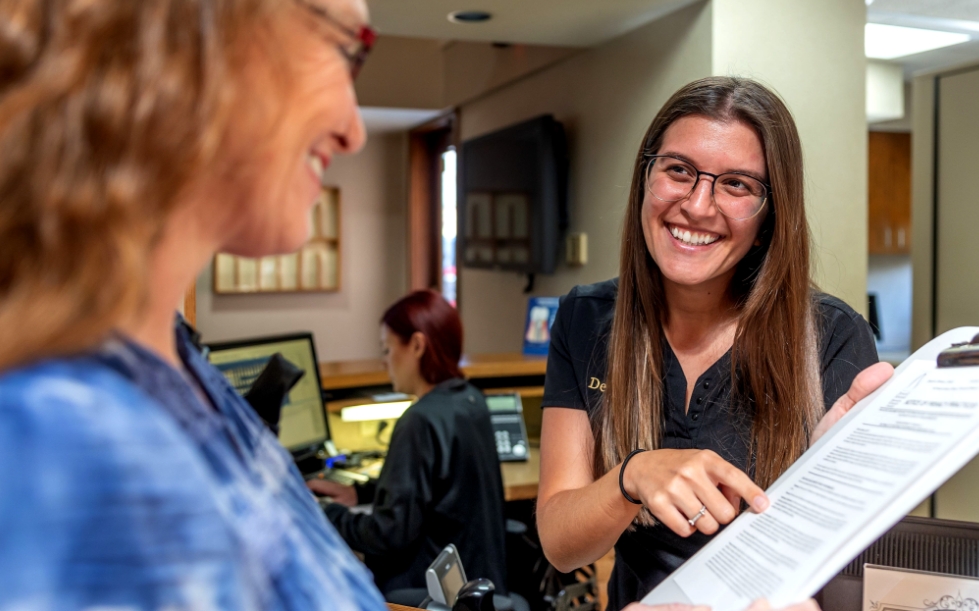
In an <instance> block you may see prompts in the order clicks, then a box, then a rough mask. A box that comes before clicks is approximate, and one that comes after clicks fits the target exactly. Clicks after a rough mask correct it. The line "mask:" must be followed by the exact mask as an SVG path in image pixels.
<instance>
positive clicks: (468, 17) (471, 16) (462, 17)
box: [449, 11, 493, 23]
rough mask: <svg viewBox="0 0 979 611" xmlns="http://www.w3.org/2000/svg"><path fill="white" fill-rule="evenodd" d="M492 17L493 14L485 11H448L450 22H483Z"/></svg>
mask: <svg viewBox="0 0 979 611" xmlns="http://www.w3.org/2000/svg"><path fill="white" fill-rule="evenodd" d="M492 18H493V15H491V14H489V13H487V12H486V11H455V12H454V13H449V21H451V22H452V23H483V22H484V21H489V20H490V19H492Z"/></svg>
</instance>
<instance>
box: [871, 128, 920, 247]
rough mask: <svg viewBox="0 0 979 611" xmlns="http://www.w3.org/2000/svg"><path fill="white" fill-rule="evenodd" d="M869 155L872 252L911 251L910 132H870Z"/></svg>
mask: <svg viewBox="0 0 979 611" xmlns="http://www.w3.org/2000/svg"><path fill="white" fill-rule="evenodd" d="M867 159H868V162H869V163H868V166H869V171H868V180H867V186H868V198H867V199H868V201H867V209H868V213H869V219H868V221H869V222H868V224H867V227H868V230H869V235H868V243H867V245H868V249H869V251H870V254H872V255H889V254H910V252H911V134H905V133H891V132H870V138H869V141H868V147H867Z"/></svg>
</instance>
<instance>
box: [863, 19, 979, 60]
mask: <svg viewBox="0 0 979 611" xmlns="http://www.w3.org/2000/svg"><path fill="white" fill-rule="evenodd" d="M969 39H970V36H969V35H968V34H962V33H959V32H941V31H939V30H923V29H920V28H907V27H903V26H897V25H884V24H882V23H868V24H867V25H866V26H865V29H864V52H865V54H866V56H867V57H870V58H874V59H895V58H898V57H904V56H906V55H914V54H915V53H923V52H925V51H932V50H934V49H941V48H942V47H950V46H952V45H957V44H960V43H963V42H966V41H968V40H969Z"/></svg>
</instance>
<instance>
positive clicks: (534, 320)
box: [523, 297, 561, 356]
mask: <svg viewBox="0 0 979 611" xmlns="http://www.w3.org/2000/svg"><path fill="white" fill-rule="evenodd" d="M560 303H561V298H560V297H531V298H530V299H529V300H528V301H527V323H526V324H525V325H524V333H523V353H524V354H528V355H539V356H547V347H548V346H550V345H551V325H553V324H554V317H555V316H557V308H558V305H559V304H560Z"/></svg>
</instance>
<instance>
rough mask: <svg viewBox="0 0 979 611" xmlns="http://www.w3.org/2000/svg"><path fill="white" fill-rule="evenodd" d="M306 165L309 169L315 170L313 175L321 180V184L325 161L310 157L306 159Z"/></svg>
mask: <svg viewBox="0 0 979 611" xmlns="http://www.w3.org/2000/svg"><path fill="white" fill-rule="evenodd" d="M306 163H308V164H309V168H310V169H311V170H313V173H314V174H316V175H317V176H318V177H319V178H320V182H322V181H323V160H322V159H320V158H319V157H318V156H316V155H309V156H307V158H306Z"/></svg>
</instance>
